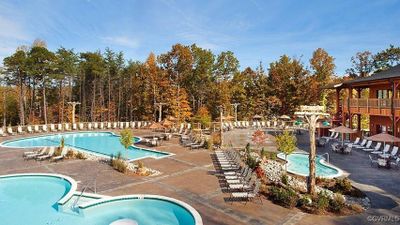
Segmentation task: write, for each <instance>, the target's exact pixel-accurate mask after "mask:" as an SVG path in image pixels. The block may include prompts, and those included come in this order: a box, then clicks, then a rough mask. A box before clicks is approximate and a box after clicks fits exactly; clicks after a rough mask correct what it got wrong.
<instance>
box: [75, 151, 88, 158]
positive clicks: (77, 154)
mask: <svg viewBox="0 0 400 225" xmlns="http://www.w3.org/2000/svg"><path fill="white" fill-rule="evenodd" d="M75 158H77V159H86V156H85V154H83V153H82V152H78V153H76V154H75Z"/></svg>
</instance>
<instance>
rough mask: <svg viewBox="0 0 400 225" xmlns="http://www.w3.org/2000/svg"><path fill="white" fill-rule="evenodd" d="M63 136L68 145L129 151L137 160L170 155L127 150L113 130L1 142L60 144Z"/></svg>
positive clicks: (110, 152) (9, 144)
mask: <svg viewBox="0 0 400 225" xmlns="http://www.w3.org/2000/svg"><path fill="white" fill-rule="evenodd" d="M62 137H64V140H65V145H66V146H70V147H74V148H77V149H78V150H79V149H81V150H85V151H89V152H94V153H98V154H101V155H106V156H111V155H114V156H115V155H116V154H118V152H121V154H122V156H124V157H125V155H126V153H127V158H128V159H129V160H136V159H140V158H146V157H153V158H160V157H164V156H167V155H169V154H168V153H165V152H157V151H151V150H148V149H143V148H138V147H135V146H131V147H129V149H128V151H127V152H126V150H125V148H124V146H122V145H121V143H120V141H119V136H117V135H115V134H113V133H111V132H79V133H61V134H53V135H45V136H37V137H31V138H23V139H16V140H11V141H5V142H3V143H1V144H2V146H5V147H20V148H21V147H22V148H29V147H43V146H60V141H61V138H62ZM139 140H140V139H139V138H137V137H135V138H134V142H135V143H136V142H138V141H139Z"/></svg>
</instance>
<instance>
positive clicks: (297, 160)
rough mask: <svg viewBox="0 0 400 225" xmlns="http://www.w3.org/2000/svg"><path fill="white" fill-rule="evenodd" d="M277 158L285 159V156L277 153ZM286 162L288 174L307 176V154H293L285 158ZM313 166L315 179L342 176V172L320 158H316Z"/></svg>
mask: <svg viewBox="0 0 400 225" xmlns="http://www.w3.org/2000/svg"><path fill="white" fill-rule="evenodd" d="M278 157H279V158H281V159H285V155H284V154H283V153H279V154H278ZM287 161H288V162H287V163H288V165H287V170H288V172H291V173H294V174H297V175H301V176H308V175H309V161H308V154H303V153H293V154H290V155H288V156H287ZM315 164H316V169H315V173H316V176H317V177H324V178H334V177H339V176H341V175H342V174H343V171H342V170H340V169H339V168H337V167H335V166H333V165H329V164H327V163H326V162H325V160H324V159H323V158H321V157H320V156H317V157H316V159H315Z"/></svg>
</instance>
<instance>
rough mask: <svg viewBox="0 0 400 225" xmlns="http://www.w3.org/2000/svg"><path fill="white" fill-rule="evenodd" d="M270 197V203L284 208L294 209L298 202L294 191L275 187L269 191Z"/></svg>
mask: <svg viewBox="0 0 400 225" xmlns="http://www.w3.org/2000/svg"><path fill="white" fill-rule="evenodd" d="M270 197H271V199H272V201H274V202H275V203H277V204H279V205H282V206H284V207H286V208H293V207H295V206H296V204H297V200H298V197H297V195H296V192H295V191H294V190H292V189H290V188H289V189H286V188H281V187H280V188H279V187H275V186H273V187H271V189H270Z"/></svg>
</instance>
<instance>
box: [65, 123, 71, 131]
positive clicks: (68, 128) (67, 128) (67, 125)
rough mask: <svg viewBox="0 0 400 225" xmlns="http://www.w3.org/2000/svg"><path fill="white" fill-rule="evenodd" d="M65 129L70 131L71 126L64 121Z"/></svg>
mask: <svg viewBox="0 0 400 225" xmlns="http://www.w3.org/2000/svg"><path fill="white" fill-rule="evenodd" d="M65 130H67V131H70V130H71V127H70V126H69V123H66V124H65Z"/></svg>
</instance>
